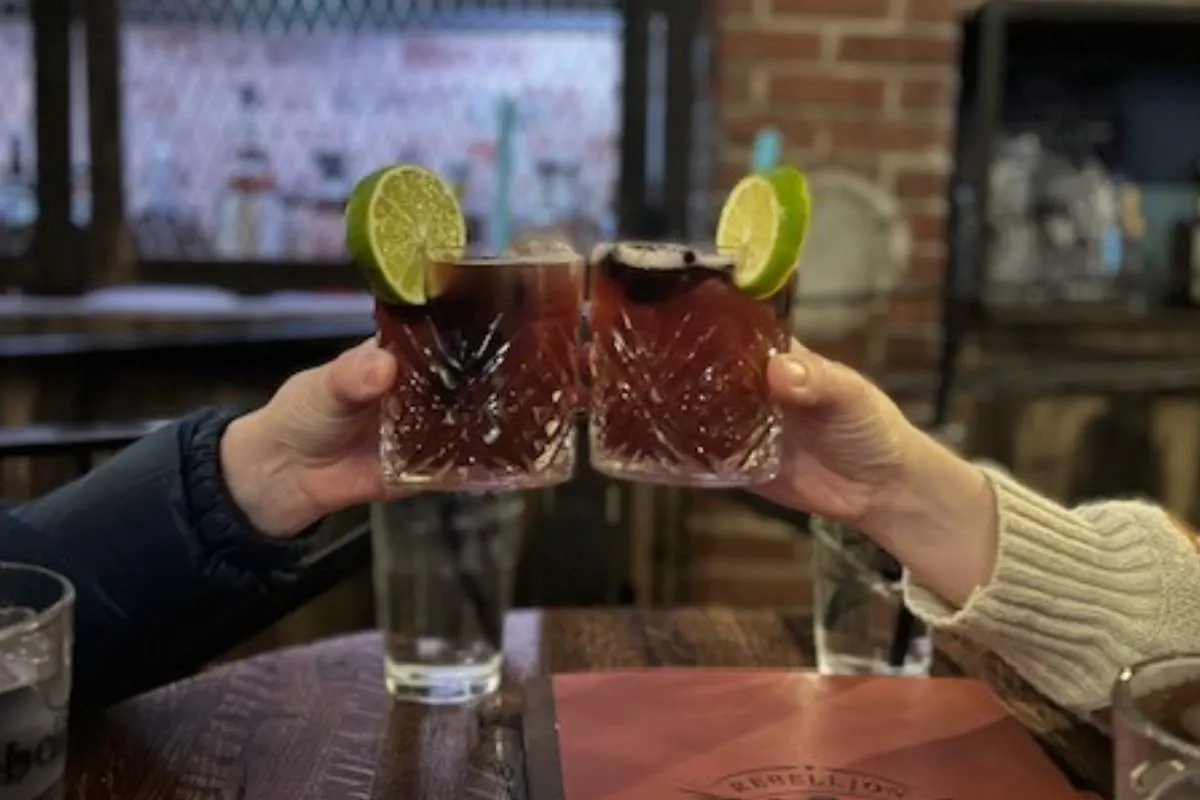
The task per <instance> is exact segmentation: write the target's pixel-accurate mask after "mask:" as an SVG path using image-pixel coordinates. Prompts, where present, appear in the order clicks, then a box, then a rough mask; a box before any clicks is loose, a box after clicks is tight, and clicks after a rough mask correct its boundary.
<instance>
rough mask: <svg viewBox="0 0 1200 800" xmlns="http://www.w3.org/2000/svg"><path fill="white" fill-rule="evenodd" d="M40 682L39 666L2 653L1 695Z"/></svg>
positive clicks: (0, 667)
mask: <svg viewBox="0 0 1200 800" xmlns="http://www.w3.org/2000/svg"><path fill="white" fill-rule="evenodd" d="M37 681H38V667H37V664H34V663H32V662H30V661H29V660H27V659H23V658H20V659H19V658H17V657H16V656H15V655H11V654H8V653H2V652H0V694H5V693H7V692H13V691H16V690H17V689H22V688H24V687H26V686H33V685H34V684H36V683H37Z"/></svg>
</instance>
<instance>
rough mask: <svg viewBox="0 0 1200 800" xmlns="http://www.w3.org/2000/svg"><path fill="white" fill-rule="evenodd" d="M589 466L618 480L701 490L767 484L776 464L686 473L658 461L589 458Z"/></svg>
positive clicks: (776, 467)
mask: <svg viewBox="0 0 1200 800" xmlns="http://www.w3.org/2000/svg"><path fill="white" fill-rule="evenodd" d="M592 469H594V470H596V471H597V472H599V473H601V474H602V475H606V476H608V477H610V478H614V479H615V480H619V481H630V482H632V483H652V484H657V485H659V486H683V487H687V486H691V487H697V488H702V489H739V488H745V487H748V486H761V485H762V484H764V483H770V482H771V481H773V480H774V479H775V478H776V476H778V474H779V467H778V464H773V465H772V466H771V468H770V469H755V470H751V471H748V472H732V471H731V472H689V471H685V470H684V469H683V468H682V467H677V468H674V469H672V467H669V466H664V465H661V464H655V465H649V464H628V463H622V462H617V461H605V460H603V459H599V458H593V459H592Z"/></svg>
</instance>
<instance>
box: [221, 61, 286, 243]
mask: <svg viewBox="0 0 1200 800" xmlns="http://www.w3.org/2000/svg"><path fill="white" fill-rule="evenodd" d="M261 105H262V103H261V101H260V99H259V97H258V91H257V90H256V89H255V88H254V86H252V85H249V84H247V85H245V86H243V87H242V88H241V90H240V92H239V103H238V114H239V125H240V127H241V143H240V144H239V145H238V147H237V150H236V151H235V153H234V163H233V165H232V168H231V169H230V174H229V179H228V182H227V184H226V187H225V190H224V191H223V192H222V194H221V197H220V198H219V200H218V206H217V232H216V237H215V238H216V251H217V255H219V256H220V257H222V258H226V259H246V260H271V259H277V258H281V257H282V256H283V252H284V240H285V236H284V225H285V219H284V203H283V198H282V196H281V195H280V193H279V188H278V183H277V181H276V177H275V172H274V170H273V169H272V167H271V159H270V156H269V155H268V154H267V151H266V149H265V148H264V147H263V146H262V144H261V143H260V136H259V132H258V109H259V107H260V106H261Z"/></svg>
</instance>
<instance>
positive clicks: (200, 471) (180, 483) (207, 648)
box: [0, 410, 311, 707]
mask: <svg viewBox="0 0 1200 800" xmlns="http://www.w3.org/2000/svg"><path fill="white" fill-rule="evenodd" d="M231 419H232V416H231V415H228V414H225V413H222V412H219V411H215V410H206V411H201V412H198V413H195V414H192V415H190V416H188V417H186V418H184V419H182V420H180V421H178V422H176V423H173V424H171V425H169V426H167V427H165V428H162V429H160V430H158V431H156V432H154V433H152V434H151V435H149V436H147V437H146V438H145V439H143V440H141V441H139V442H137V443H136V444H134V445H132V446H130V447H128V448H126V449H125V450H124V451H122V452H121V453H119V454H117V455H116V456H114V457H113V458H112V459H110V460H109V461H107V462H105V463H104V464H103V465H102V466H100V467H99V468H97V469H96V470H94V471H93V472H91V473H90V474H88V475H86V476H85V477H83V478H81V479H79V480H77V481H75V482H73V483H70V484H68V485H66V486H63V487H62V488H60V489H58V490H56V491H54V492H52V493H51V494H48V495H46V496H44V497H42V498H40V499H37V500H34V501H32V502H29V503H26V504H24V505H21V506H18V507H16V508H15V509H12V510H11V511H10V512H8V513H7V514H4V515H2V516H0V560H6V561H20V562H25V563H32V564H38V565H41V566H44V567H48V568H50V569H53V570H56V571H58V572H60V573H62V574H63V575H66V576H67V577H68V578H70V580H71V581H72V583H73V584H74V585H75V589H76V616H75V630H76V635H75V651H74V659H75V660H74V675H75V678H74V685H75V689H74V692H73V705H75V706H76V707H81V706H82V707H94V706H99V705H104V704H107V703H110V702H113V701H116V700H119V699H122V698H124V697H127V696H129V695H132V694H135V693H137V692H140V691H143V690H146V689H148V688H151V687H154V686H157V685H160V684H163V683H166V682H169V681H171V680H174V679H176V678H179V677H182V676H183V675H186V674H188V673H190V672H192V671H194V670H196V669H197V668H199V667H200V666H202V665H203V664H204V663H205V662H206V661H208V660H210V659H212V658H213V657H215V656H217V655H219V654H220V653H221V652H223V651H224V650H225V649H228V648H229V647H231V646H233V645H234V644H236V643H237V642H238V640H239V639H240V638H241V637H244V636H246V635H249V634H250V633H253V632H254V631H256V630H258V629H261V628H262V627H265V626H266V625H268V624H270V623H271V622H272V621H274V620H275V619H276V618H278V617H279V616H282V614H284V613H286V611H288V610H290V603H289V602H288V598H290V597H291V595H290V594H289V592H288V589H289V588H290V587H291V586H292V585H293V584H295V583H296V582H297V580H298V579H299V578H300V576H301V575H302V574H303V568H304V559H305V554H306V552H307V551H308V549H309V548H310V544H309V539H311V537H310V536H301V537H299V538H298V539H295V540H291V541H280V540H277V539H270V538H268V537H266V536H263V535H262V534H260V533H258V532H257V531H255V530H254V529H253V528H252V526H251V525H250V524H249V523H248V521H247V520H246V519H245V518H244V517H243V515H242V514H241V512H240V510H239V509H238V508H237V507H236V505H235V504H234V503H233V501H232V499H231V497H230V495H229V492H228V490H227V488H226V486H225V485H224V482H223V479H222V471H221V468H220V459H219V445H220V439H221V435H222V433H223V432H224V430H225V427H226V425H228V423H229V421H230V420H231Z"/></svg>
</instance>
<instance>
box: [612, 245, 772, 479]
mask: <svg viewBox="0 0 1200 800" xmlns="http://www.w3.org/2000/svg"><path fill="white" fill-rule="evenodd" d="M740 255H741V254H740V252H738V251H735V250H721V249H718V248H715V247H712V246H708V247H689V246H686V245H672V244H653V243H639V242H629V243H619V244H614V245H603V246H601V247H598V248H597V249H596V251H595V253H594V255H593V258H592V261H591V264H590V269H591V273H592V277H591V290H592V291H591V319H590V323H591V341H592V348H593V350H592V370H591V400H590V409H591V424H590V426H589V430H590V434H589V440H590V445H591V461H592V466H594V467H595V468H596V469H597V470H599V471H600V472H602V473H605V474H607V475H609V476H611V477H614V478H624V479H629V480H635V481H639V482H643V483H660V484H675V485H682V486H709V487H718V486H747V485H753V484H760V483H765V482H767V481H769V480H771V479H772V478H774V477H775V476H776V474H778V472H779V461H780V457H781V447H782V441H781V440H782V432H781V420H780V416H779V411H778V409H777V408H775V407H774V406H773V405H772V404H771V402H770V400H769V399H768V396H767V383H766V368H767V361H768V360H769V358H770V356H771V355H772V354H773V353H776V352H779V351H781V350H782V349H783V348H785V347H786V346H787V341H788V330H789V325H788V322H789V315H790V307H791V298H792V291H791V286H790V285H789V286H785V287H781V288H780V290H779V291H777V292H776V293H775V294H774V295H773V296H772V297H771V298H770V299H767V300H758V299H755V298H754V297H752V296H750V295H749V294H746V293H745V292H742V291H741V290H739V289H738V288H737V287H736V286H735V285H734V283H733V273H734V269H735V268H736V266H737V263H738V259H739V258H740Z"/></svg>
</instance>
